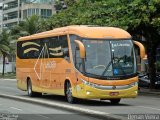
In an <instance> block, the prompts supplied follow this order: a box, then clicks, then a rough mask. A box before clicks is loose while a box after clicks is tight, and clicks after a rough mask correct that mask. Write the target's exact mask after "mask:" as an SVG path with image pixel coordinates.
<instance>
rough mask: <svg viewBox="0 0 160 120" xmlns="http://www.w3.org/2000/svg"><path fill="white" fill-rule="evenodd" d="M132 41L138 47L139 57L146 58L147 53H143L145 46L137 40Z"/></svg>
mask: <svg viewBox="0 0 160 120" xmlns="http://www.w3.org/2000/svg"><path fill="white" fill-rule="evenodd" d="M133 42H134V44H135V45H137V46H138V47H139V49H140V57H141V59H143V60H146V59H147V55H146V54H145V48H144V46H143V45H142V44H141V43H140V42H138V41H133Z"/></svg>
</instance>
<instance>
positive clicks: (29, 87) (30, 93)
mask: <svg viewBox="0 0 160 120" xmlns="http://www.w3.org/2000/svg"><path fill="white" fill-rule="evenodd" d="M27 93H28V96H29V97H39V96H41V95H42V93H38V92H33V91H32V83H31V80H28V82H27Z"/></svg>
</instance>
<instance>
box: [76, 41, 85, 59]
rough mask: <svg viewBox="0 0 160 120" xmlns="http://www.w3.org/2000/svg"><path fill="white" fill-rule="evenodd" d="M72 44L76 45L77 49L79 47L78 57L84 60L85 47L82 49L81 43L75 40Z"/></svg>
mask: <svg viewBox="0 0 160 120" xmlns="http://www.w3.org/2000/svg"><path fill="white" fill-rule="evenodd" d="M74 42H75V43H76V44H77V45H78V47H79V50H80V57H81V58H85V53H86V50H85V47H84V45H83V43H82V42H81V41H79V40H75V41H74Z"/></svg>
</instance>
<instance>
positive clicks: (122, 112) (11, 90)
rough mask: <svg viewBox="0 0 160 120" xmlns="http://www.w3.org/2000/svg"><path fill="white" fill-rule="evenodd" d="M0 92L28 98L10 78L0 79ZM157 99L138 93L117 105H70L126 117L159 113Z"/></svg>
mask: <svg viewBox="0 0 160 120" xmlns="http://www.w3.org/2000/svg"><path fill="white" fill-rule="evenodd" d="M0 93H3V94H7V95H15V96H21V97H24V98H28V96H27V93H26V92H24V91H20V90H18V89H17V86H16V81H12V80H7V81H5V80H0ZM33 99H39V100H44V101H45V102H57V103H60V104H62V105H63V104H64V105H70V104H69V103H67V102H66V101H65V98H64V97H62V96H56V95H44V96H43V97H41V98H33ZM159 101H160V96H141V95H140V96H138V97H137V98H135V99H122V101H121V102H120V104H119V105H111V104H110V102H109V101H107V100H105V101H100V100H80V101H79V102H78V103H77V104H72V106H75V107H79V108H84V109H90V110H96V111H100V112H105V113H106V114H112V115H118V116H125V117H126V118H127V117H128V115H131V114H160V102H159ZM0 104H1V102H0ZM22 108H23V107H22ZM52 109H53V108H52ZM33 110H34V109H33ZM39 110H41V109H39ZM66 118H67V117H66Z"/></svg>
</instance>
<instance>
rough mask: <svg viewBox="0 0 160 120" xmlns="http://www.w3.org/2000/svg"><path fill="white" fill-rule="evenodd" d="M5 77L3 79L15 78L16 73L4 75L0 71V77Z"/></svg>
mask: <svg viewBox="0 0 160 120" xmlns="http://www.w3.org/2000/svg"><path fill="white" fill-rule="evenodd" d="M2 78H5V79H15V78H16V73H5V74H4V76H2V73H0V79H2Z"/></svg>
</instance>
